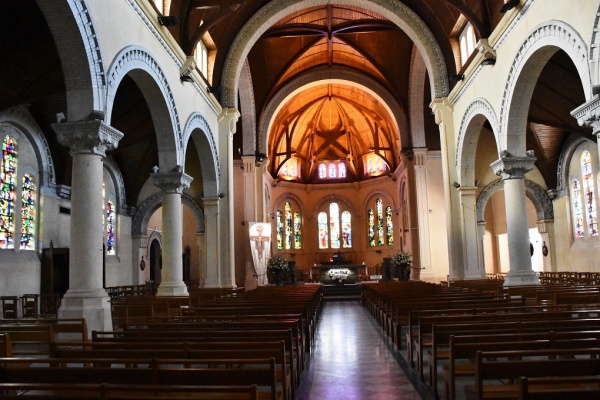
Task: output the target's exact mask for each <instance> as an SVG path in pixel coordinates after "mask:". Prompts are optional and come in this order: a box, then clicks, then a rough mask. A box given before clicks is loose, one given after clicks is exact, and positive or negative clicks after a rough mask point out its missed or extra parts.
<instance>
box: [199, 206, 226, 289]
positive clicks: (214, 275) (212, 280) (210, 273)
mask: <svg viewBox="0 0 600 400" xmlns="http://www.w3.org/2000/svg"><path fill="white" fill-rule="evenodd" d="M219 200H220V199H219V198H218V197H205V198H203V199H202V203H203V205H204V224H205V228H204V235H205V239H206V279H205V284H204V287H207V288H218V287H220V286H221V285H220V282H221V268H219V255H220V254H221V251H220V246H221V243H222V241H221V240H219V238H220V234H219Z"/></svg>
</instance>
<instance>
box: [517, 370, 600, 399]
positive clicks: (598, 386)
mask: <svg viewBox="0 0 600 400" xmlns="http://www.w3.org/2000/svg"><path fill="white" fill-rule="evenodd" d="M599 398H600V377H598V376H590V377H575V378H568V377H567V378H557V377H552V378H528V377H526V376H524V377H521V379H520V380H519V400H565V399H568V400H597V399H599Z"/></svg>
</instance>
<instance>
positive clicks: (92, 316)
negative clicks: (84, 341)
mask: <svg viewBox="0 0 600 400" xmlns="http://www.w3.org/2000/svg"><path fill="white" fill-rule="evenodd" d="M58 318H85V322H86V325H87V329H88V337H91V333H92V331H93V330H96V331H111V330H112V329H113V324H112V314H111V307H110V297H109V296H108V294H107V293H106V290H104V289H97V290H89V291H84V290H68V291H67V293H65V295H64V296H63V298H62V301H61V303H60V308H59V309H58Z"/></svg>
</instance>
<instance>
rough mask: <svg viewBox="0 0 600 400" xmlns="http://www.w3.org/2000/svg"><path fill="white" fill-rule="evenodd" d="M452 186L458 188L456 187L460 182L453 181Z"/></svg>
mask: <svg viewBox="0 0 600 400" xmlns="http://www.w3.org/2000/svg"><path fill="white" fill-rule="evenodd" d="M452 186H454V187H455V188H456V189H458V188H460V183H458V182H454V183H453V184H452Z"/></svg>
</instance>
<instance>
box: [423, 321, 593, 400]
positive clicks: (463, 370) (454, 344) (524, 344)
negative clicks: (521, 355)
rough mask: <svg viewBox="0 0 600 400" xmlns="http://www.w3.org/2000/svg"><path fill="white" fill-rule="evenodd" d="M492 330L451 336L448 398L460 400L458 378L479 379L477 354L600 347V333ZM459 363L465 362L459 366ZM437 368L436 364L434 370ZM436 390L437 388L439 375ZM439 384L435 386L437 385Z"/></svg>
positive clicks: (445, 373)
mask: <svg viewBox="0 0 600 400" xmlns="http://www.w3.org/2000/svg"><path fill="white" fill-rule="evenodd" d="M504 332H506V331H501V332H493V331H488V332H485V333H480V334H477V335H468V336H453V335H452V336H450V349H449V352H448V353H449V357H448V363H447V364H445V365H444V366H443V368H442V379H443V381H444V386H445V390H446V398H447V399H451V400H454V399H455V398H456V379H457V378H458V377H466V376H473V377H474V376H475V369H476V366H475V363H474V362H472V360H474V359H475V357H476V353H477V351H500V350H532V349H569V348H594V347H600V331H578V330H575V331H563V332H547V331H543V332H534V333H532V332H527V333H522V332H513V333H509V332H506V333H504ZM459 361H462V362H461V363H459ZM431 369H433V365H432V368H431ZM430 373H431V374H432V377H433V382H432V384H431V385H432V387H434V388H436V389H437V379H436V378H437V375H433V372H430ZM434 385H435V386H434Z"/></svg>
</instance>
